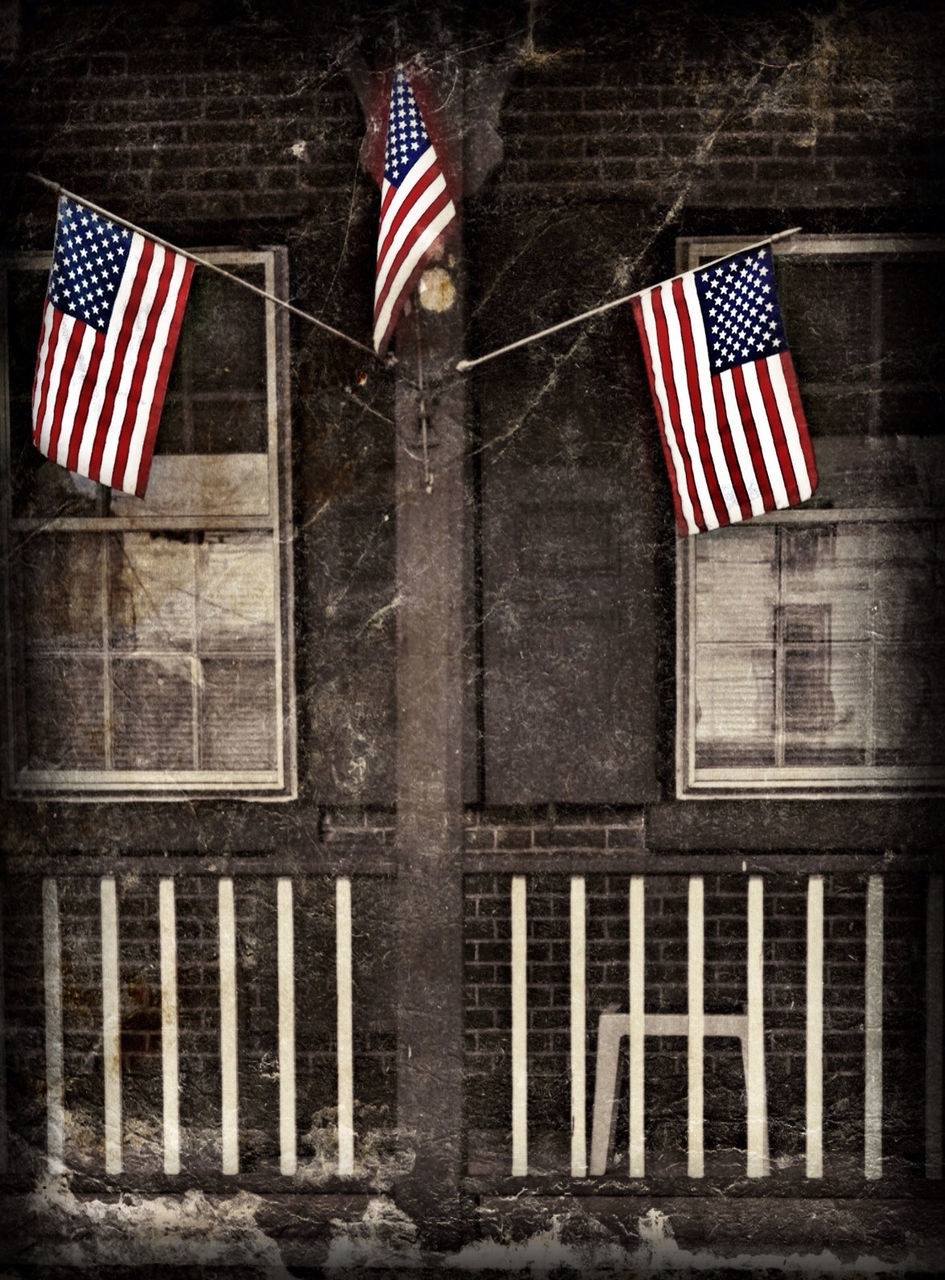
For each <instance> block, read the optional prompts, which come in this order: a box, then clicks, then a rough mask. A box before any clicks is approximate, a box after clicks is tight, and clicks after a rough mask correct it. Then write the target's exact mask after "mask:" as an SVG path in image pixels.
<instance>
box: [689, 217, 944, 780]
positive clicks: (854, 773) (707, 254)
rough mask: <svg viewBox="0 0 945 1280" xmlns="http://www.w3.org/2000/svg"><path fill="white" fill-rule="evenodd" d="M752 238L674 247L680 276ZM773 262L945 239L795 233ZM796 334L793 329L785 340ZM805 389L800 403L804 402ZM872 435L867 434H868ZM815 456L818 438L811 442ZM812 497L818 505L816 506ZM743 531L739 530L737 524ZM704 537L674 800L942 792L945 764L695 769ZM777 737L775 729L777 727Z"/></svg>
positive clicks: (876, 512)
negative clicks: (695, 655)
mask: <svg viewBox="0 0 945 1280" xmlns="http://www.w3.org/2000/svg"><path fill="white" fill-rule="evenodd" d="M754 238H755V237H750V236H744V237H736V236H706V237H699V236H692V237H681V238H680V239H679V240H678V241H677V243H676V270H677V272H680V273H681V272H685V271H689V270H692V269H693V268H694V267H698V266H700V265H702V264H704V263H705V262H708V261H710V260H712V259H714V258H718V257H723V256H725V255H726V254H729V253H733V252H736V251H737V250H738V249H740V248H743V247H744V245H745V244H746V243H749V242H751V241H752V240H753V239H754ZM772 248H773V251H774V253H775V255H776V256H778V257H781V256H784V257H791V256H795V257H811V258H813V257H816V256H818V255H820V256H830V257H832V258H839V257H843V256H846V255H849V256H850V257H851V258H859V259H861V260H864V258H865V255H869V254H874V255H875V254H882V255H884V256H886V257H888V256H890V255H895V254H903V255H909V254H916V253H919V252H925V253H929V252H932V253H939V254H945V239H943V238H942V237H939V236H933V235H919V234H917V235H914V236H904V235H889V236H877V235H870V234H862V235H857V234H846V235H842V236H837V237H834V236H822V235H795V236H793V237H791V238H790V239H787V240H785V241H782V242H776V243H775V244H774V245H773V246H772ZM790 338H791V332H790V326H788V341H789V342H790ZM803 390H804V389H803V387H801V398H802V400H803ZM866 434H867V432H864V436H865V435H866ZM814 449H815V454H816V450H817V440H816V438H815V440H814ZM816 500H817V495H816V493H815V495H814V499H812V502H813V503H816ZM935 518H939V519H940V518H941V513H940V512H937V511H936V510H934V509H932V508H921V507H914V508H908V507H902V506H899V507H860V508H856V507H850V506H846V507H830V508H827V509H825V508H820V507H817V506H816V505H811V506H802V507H795V508H791V509H788V510H784V511H772V512H768V513H766V514H765V515H762V516H756V517H754V518H753V519H752V520H751V521H750V524H751V525H752V526H760V525H775V526H787V527H795V528H799V527H803V526H808V527H811V526H817V525H821V526H822V525H825V524H849V523H861V524H866V523H879V522H883V521H889V522H900V523H901V522H904V521H908V520H912V521H925V520H929V521H931V520H933V519H935ZM739 527H740V526H739ZM712 536H714V535H713V534H712V533H700V534H696V535H694V536H692V537H688V538H679V539H677V543H676V728H675V754H676V761H675V766H676V767H675V773H676V798H677V799H679V800H712V799H718V800H733V799H770V800H776V799H800V800H809V799H823V798H825V797H828V798H837V799H841V798H843V799H851V798H855V799H876V800H889V799H894V798H902V797H903V796H907V795H942V794H945V769H943V768H942V767H941V766H911V765H906V766H894V765H884V766H877V765H875V764H874V765H869V764H857V765H784V764H782V765H777V764H775V765H742V766H738V765H722V766H713V767H707V766H702V767H701V768H697V766H696V760H695V747H696V733H695V729H696V698H695V696H694V689H695V675H694V674H693V673H692V672H691V662H690V654H691V653H692V652H693V650H694V647H695V621H696V573H695V563H696V554H697V550H698V544H697V539H699V538H706V537H712ZM776 733H777V729H776Z"/></svg>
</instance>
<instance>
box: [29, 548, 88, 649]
mask: <svg viewBox="0 0 945 1280" xmlns="http://www.w3.org/2000/svg"><path fill="white" fill-rule="evenodd" d="M17 551H18V555H16V557H15V567H16V568H17V569H18V573H17V581H18V586H19V592H18V597H19V598H18V599H17V598H15V599H14V604H13V614H14V617H15V618H16V619H17V626H18V628H21V629H22V632H23V634H24V635H25V636H28V637H30V639H31V641H32V643H34V644H36V645H41V646H42V647H43V648H49V649H87V648H89V647H92V648H95V649H101V646H102V632H103V628H104V619H105V613H104V603H103V598H102V596H103V588H104V581H103V562H104V555H103V552H104V548H103V545H102V541H101V539H100V538H99V537H97V536H96V535H94V534H83V533H80V534H71V533H48V534H36V535H35V536H33V537H31V538H29V539H28V540H24V541H23V542H21V543H20V544H19V547H18V548H17Z"/></svg>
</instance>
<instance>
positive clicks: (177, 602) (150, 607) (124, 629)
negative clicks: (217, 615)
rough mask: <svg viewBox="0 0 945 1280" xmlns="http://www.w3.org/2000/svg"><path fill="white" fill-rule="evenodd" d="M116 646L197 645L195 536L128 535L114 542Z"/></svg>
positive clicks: (113, 622) (112, 588)
mask: <svg viewBox="0 0 945 1280" xmlns="http://www.w3.org/2000/svg"><path fill="white" fill-rule="evenodd" d="M109 545H110V547H111V555H110V564H109V570H110V572H109V596H110V615H111V617H110V621H111V643H112V644H113V645H114V646H115V647H116V648H122V649H159V650H169V649H170V650H173V649H186V650H188V651H190V650H192V649H193V646H194V630H195V627H194V619H195V614H196V591H197V588H196V561H195V551H196V548H195V547H194V546H193V545H191V543H190V536H189V535H185V540H184V541H183V542H182V541H181V540H180V539H179V538H177V539H173V540H172V539H170V538H168V537H167V536H166V535H164V534H149V533H125V534H122V535H120V536H118V537H111V538H109Z"/></svg>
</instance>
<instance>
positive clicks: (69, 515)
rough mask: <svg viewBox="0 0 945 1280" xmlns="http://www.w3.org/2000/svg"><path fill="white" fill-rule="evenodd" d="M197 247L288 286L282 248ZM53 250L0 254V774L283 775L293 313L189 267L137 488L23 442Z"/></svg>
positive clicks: (189, 790)
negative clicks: (145, 472) (2, 680)
mask: <svg viewBox="0 0 945 1280" xmlns="http://www.w3.org/2000/svg"><path fill="white" fill-rule="evenodd" d="M204 256H206V257H208V258H210V259H211V260H212V261H214V262H216V263H218V264H219V265H220V266H222V267H224V268H225V269H226V270H228V271H231V272H232V273H234V274H237V275H240V276H241V277H242V278H244V279H246V280H248V281H250V282H251V283H253V284H255V285H257V286H259V287H261V288H264V289H266V290H267V291H268V292H272V293H277V294H278V292H279V291H280V289H281V290H282V291H283V292H284V291H285V288H286V262H285V254H284V252H283V251H279V250H266V251H262V252H258V253H246V252H232V253H212V254H205V255H204ZM48 269H49V259H48V257H43V256H41V255H20V256H18V257H17V258H16V259H14V260H13V261H12V262H11V263H9V264H8V269H7V272H6V296H5V301H4V307H5V312H6V318H7V334H8V339H7V350H6V351H5V353H4V354H5V357H6V365H7V368H8V379H7V390H8V397H7V401H6V405H5V409H6V411H7V412H6V418H7V423H6V424H5V425H4V429H3V431H2V440H3V444H2V447H3V450H4V453H5V455H6V456H5V457H4V464H5V465H4V472H3V473H4V477H5V483H4V486H3V536H4V548H3V550H4V562H5V564H6V566H7V569H6V573H5V575H4V585H5V602H4V604H5V622H6V631H7V635H8V636H9V637H10V641H11V642H10V644H9V645H8V659H7V679H6V699H5V701H6V706H5V717H6V722H7V726H8V729H9V732H8V734H7V735H6V737H7V743H8V747H7V759H6V762H5V769H4V772H5V774H6V779H7V784H8V788H9V790H10V792H11V793H12V794H16V795H28V794H44V793H51V792H54V793H56V794H58V795H60V796H64V797H69V796H72V797H76V798H82V797H89V796H97V797H105V796H113V797H118V798H125V797H129V798H130V797H134V796H156V797H161V798H165V799H168V798H185V797H193V796H195V795H208V794H233V793H238V794H242V795H257V796H268V797H271V798H278V797H280V796H288V795H291V794H292V792H293V790H294V777H295V762H294V717H293V715H292V693H291V690H292V671H291V599H290V596H289V584H290V583H291V572H290V570H291V565H290V546H291V541H290V538H289V537H288V536H287V533H288V526H287V524H286V521H287V518H288V513H289V510H290V507H289V491H288V471H287V467H288V438H287V435H288V412H287V392H286V386H285V379H286V341H287V324H286V321H285V317H284V313H282V312H279V313H278V314H277V311H278V309H277V308H275V307H273V306H272V305H271V304H267V303H265V302H264V301H263V300H262V299H261V298H259V297H258V296H256V295H253V294H251V293H249V292H248V291H246V290H243V289H240V288H239V286H238V285H235V284H233V283H232V282H230V281H227V280H224V279H222V278H221V277H219V276H217V275H215V274H214V273H212V272H210V271H207V270H201V269H200V268H199V267H198V268H197V270H196V272H195V274H194V279H193V284H192V288H191V294H190V301H189V303H188V307H187V312H186V315H185V318H184V324H183V327H182V330H181V336H180V341H179V345H178V349H177V354H176V356H175V360H174V367H173V371H172V375H171V381H170V384H169V388H168V394H167V399H166V402H165V407H164V413H163V417H162V421H161V427H160V430H159V433H158V439H157V446H156V451H155V455H154V460H153V464H152V468H151V477H150V482H149V486H148V493H147V496H146V498H145V499H144V500H141V499H138V498H134V497H131V496H129V495H126V494H122V493H119V492H117V491H112V490H110V489H108V488H106V487H104V486H100V485H97V484H94V483H92V482H90V481H88V480H85V479H84V478H81V477H78V476H74V475H72V474H71V473H70V472H68V471H66V470H64V469H63V468H61V467H59V466H57V465H56V464H55V463H52V462H49V461H48V460H46V459H45V458H43V457H42V456H41V455H40V454H39V453H38V451H37V450H36V449H34V448H33V446H32V443H31V442H30V422H29V396H30V389H31V383H32V376H33V367H34V361H35V345H36V340H37V337H38V334H39V321H40V315H41V308H42V299H43V294H44V290H45V283H46V276H47V274H48Z"/></svg>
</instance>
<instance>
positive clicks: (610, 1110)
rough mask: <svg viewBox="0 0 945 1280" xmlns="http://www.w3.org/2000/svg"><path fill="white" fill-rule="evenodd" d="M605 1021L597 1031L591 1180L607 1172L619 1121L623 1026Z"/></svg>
mask: <svg viewBox="0 0 945 1280" xmlns="http://www.w3.org/2000/svg"><path fill="white" fill-rule="evenodd" d="M620 1021H625V1020H617V1021H616V1022H615V1021H614V1020H611V1019H607V1020H606V1021H605V1019H604V1018H601V1020H600V1023H599V1024H598V1031H597V1069H596V1071H595V1073H594V1120H593V1125H592V1127H591V1159H590V1165H589V1172H590V1175H591V1177H592V1178H593V1177H600V1176H601V1174H604V1173H606V1172H607V1157H608V1154H609V1152H610V1148H611V1144H612V1142H613V1131H614V1125H615V1123H616V1117H617V1067H618V1063H619V1059H620V1037H621V1031H620V1026H619V1022H620Z"/></svg>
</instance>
